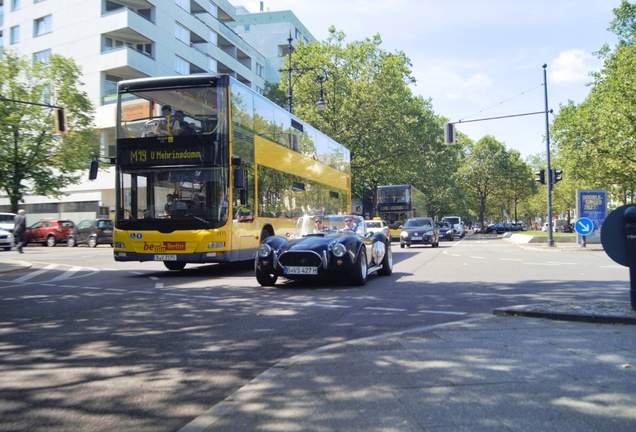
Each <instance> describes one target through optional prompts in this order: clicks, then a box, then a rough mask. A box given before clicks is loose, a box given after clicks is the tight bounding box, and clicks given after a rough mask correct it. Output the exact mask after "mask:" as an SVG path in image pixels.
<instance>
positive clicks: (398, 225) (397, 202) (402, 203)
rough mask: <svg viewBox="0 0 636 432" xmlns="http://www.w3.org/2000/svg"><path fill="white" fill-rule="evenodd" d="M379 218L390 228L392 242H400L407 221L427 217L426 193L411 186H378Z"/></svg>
mask: <svg viewBox="0 0 636 432" xmlns="http://www.w3.org/2000/svg"><path fill="white" fill-rule="evenodd" d="M377 199H378V216H379V217H380V219H382V220H383V221H384V222H386V224H387V225H388V226H389V228H390V230H391V240H399V239H400V232H401V231H402V225H404V222H406V220H407V219H409V218H413V217H419V216H426V199H425V197H424V193H422V192H421V191H420V190H418V189H416V188H414V187H413V186H411V185H387V186H378V190H377Z"/></svg>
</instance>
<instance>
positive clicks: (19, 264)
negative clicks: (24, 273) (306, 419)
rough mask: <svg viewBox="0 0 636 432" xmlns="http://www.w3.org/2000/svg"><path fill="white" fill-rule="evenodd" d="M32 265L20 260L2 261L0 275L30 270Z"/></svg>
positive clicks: (0, 262)
mask: <svg viewBox="0 0 636 432" xmlns="http://www.w3.org/2000/svg"><path fill="white" fill-rule="evenodd" d="M31 266H32V264H31V263H30V262H28V261H22V260H2V261H0V273H10V272H14V271H18V270H23V269H28V268H31Z"/></svg>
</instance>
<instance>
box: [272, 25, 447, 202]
mask: <svg viewBox="0 0 636 432" xmlns="http://www.w3.org/2000/svg"><path fill="white" fill-rule="evenodd" d="M329 32H330V34H329V37H328V38H327V40H326V41H322V42H317V43H313V44H303V43H300V42H299V44H298V45H297V46H296V49H295V52H294V57H293V61H294V63H293V65H292V67H293V70H294V73H292V80H293V83H292V84H293V106H294V114H296V115H297V116H299V117H301V118H303V119H304V120H306V121H307V122H309V123H311V124H312V125H314V126H316V127H317V128H318V129H319V130H321V131H322V132H324V133H326V134H327V135H329V136H331V137H332V138H334V139H336V140H337V141H339V142H341V143H343V144H344V145H345V146H347V147H348V148H349V150H350V151H351V171H352V190H353V194H354V195H356V196H359V197H362V196H365V193H364V190H365V188H368V187H373V185H378V184H403V183H410V184H413V185H414V186H415V187H416V188H418V189H420V190H423V191H424V189H426V188H427V187H430V186H429V181H431V179H434V180H436V181H437V182H439V179H440V178H444V177H446V178H448V174H449V173H448V172H445V173H444V174H446V175H445V176H444V175H442V174H443V173H442V171H441V169H439V168H438V167H439V166H440V164H439V163H438V162H439V158H440V156H441V155H447V154H451V153H453V152H454V151H455V150H454V149H449V148H447V147H446V148H445V146H444V145H443V143H442V141H443V129H442V124H443V119H441V118H440V117H439V116H437V115H435V113H434V112H433V109H432V106H431V101H430V100H426V99H424V98H422V97H416V96H414V95H413V94H412V92H411V90H410V88H409V85H412V84H414V82H415V80H414V78H413V77H412V75H411V69H410V66H411V64H410V60H409V59H408V58H407V57H406V55H405V54H404V53H403V52H401V51H397V52H392V53H389V52H386V51H384V50H382V49H381V48H380V44H381V42H382V40H381V38H380V36H379V35H376V36H374V37H373V38H372V39H365V40H364V41H358V42H352V43H349V44H346V43H345V35H344V33H342V32H338V31H336V30H335V28H334V27H331V28H330V29H329ZM288 66H289V65H288V64H287V65H285V68H287V67H288ZM325 74H326V80H324V81H323V90H324V92H323V95H324V96H323V97H324V100H325V103H326V109H325V110H324V111H319V110H318V109H317V108H316V101H317V99H318V91H319V83H317V82H316V80H317V77H318V76H323V77H325ZM288 80H289V77H288V76H287V74H282V75H281V82H280V84H279V88H280V89H281V90H283V89H285V90H286V89H287V88H288V85H289V81H288ZM366 196H368V192H367V193H366ZM374 207H375V203H374Z"/></svg>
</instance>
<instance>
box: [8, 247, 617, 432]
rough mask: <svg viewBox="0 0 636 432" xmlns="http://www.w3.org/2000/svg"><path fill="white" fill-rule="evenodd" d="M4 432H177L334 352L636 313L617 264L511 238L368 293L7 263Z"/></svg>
mask: <svg viewBox="0 0 636 432" xmlns="http://www.w3.org/2000/svg"><path fill="white" fill-rule="evenodd" d="M5 257H6V258H11V259H24V260H26V261H29V262H31V263H32V267H31V268H30V269H28V270H24V271H20V272H14V273H7V274H2V275H0V317H1V318H0V322H1V323H2V325H1V326H0V332H1V333H0V334H1V337H0V359H1V360H0V431H9V430H11V431H44V430H46V431H47V432H48V431H58V430H59V431H73V430H78V431H79V430H82V431H85V430H91V431H112V430H135V431H153V432H154V431H174V430H178V429H179V428H180V427H181V426H183V425H185V424H187V423H188V422H189V421H190V420H191V419H192V418H194V417H196V416H198V415H200V414H201V413H202V412H204V411H205V410H207V409H208V408H210V407H211V406H213V405H214V404H215V403H217V402H218V401H220V400H222V399H223V398H224V397H226V396H227V395H229V394H231V393H233V392H234V391H236V390H237V389H238V388H240V387H242V386H243V385H244V384H245V383H247V382H248V381H250V380H251V379H252V378H254V377H255V376H257V375H259V374H260V373H261V372H263V371H264V370H266V369H267V368H269V367H270V366H271V365H272V364H274V363H276V362H278V361H280V360H281V359H284V358H287V357H290V356H292V355H295V354H299V353H302V352H304V351H307V350H309V349H312V348H316V347H319V346H323V345H326V344H330V343H334V342H338V341H343V340H353V339H357V338H362V337H368V336H373V335H378V334H383V333H387V332H394V331H399V330H404V329H408V328H412V327H419V326H424V325H433V324H439V323H444V322H449V321H455V320H460V319H466V318H469V317H473V316H480V315H484V314H492V311H493V310H494V309H495V308H498V307H504V306H511V305H518V304H530V303H542V302H549V301H581V300H587V299H597V298H599V297H600V298H603V299H608V300H622V301H624V300H626V299H627V298H628V295H629V293H628V290H629V275H628V272H627V269H626V268H625V267H622V266H619V265H617V264H615V263H614V262H613V261H611V260H610V259H609V258H608V257H607V255H606V254H605V253H604V252H561V253H552V252H549V253H546V252H544V251H541V250H532V249H526V248H522V247H520V246H518V245H514V244H511V243H509V242H507V241H506V240H503V239H501V238H500V237H499V238H498V237H495V236H468V237H466V238H465V239H464V240H462V241H455V242H448V243H441V244H440V247H439V248H435V249H433V248H430V247H412V248H408V249H400V248H399V245H396V244H395V243H394V261H395V268H394V272H393V274H392V275H391V276H389V277H380V276H376V275H373V276H371V277H370V278H369V281H368V282H367V284H366V285H365V286H364V287H349V286H347V285H346V284H336V285H333V284H330V283H325V282H317V283H298V282H289V283H282V284H280V285H278V286H277V287H275V288H262V287H260V286H258V285H257V283H256V281H255V278H254V276H253V272H252V265H251V263H248V264H246V265H231V266H228V265H201V266H188V267H186V270H185V271H183V272H169V271H167V270H165V268H164V267H163V265H162V264H160V263H116V262H114V261H113V259H112V249H110V248H109V247H105V246H101V247H98V248H95V249H90V248H87V247H77V248H67V247H65V246H57V247H55V248H46V247H39V246H35V247H29V248H27V249H26V251H25V253H24V254H22V255H18V254H17V253H16V252H3V253H0V260H1V259H3V258H5Z"/></svg>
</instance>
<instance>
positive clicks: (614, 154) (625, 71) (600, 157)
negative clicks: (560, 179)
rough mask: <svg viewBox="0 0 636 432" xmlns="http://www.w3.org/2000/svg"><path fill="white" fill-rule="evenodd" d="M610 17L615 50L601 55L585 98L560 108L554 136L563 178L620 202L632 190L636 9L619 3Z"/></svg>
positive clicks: (634, 181)
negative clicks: (600, 61) (578, 102)
mask: <svg viewBox="0 0 636 432" xmlns="http://www.w3.org/2000/svg"><path fill="white" fill-rule="evenodd" d="M614 13H615V15H616V18H615V19H614V20H613V21H612V23H611V25H610V30H611V31H612V32H614V33H615V34H616V35H617V36H618V45H617V46H616V47H615V48H614V50H613V51H612V50H611V49H610V48H609V47H608V46H604V47H603V48H602V49H601V50H600V51H599V53H598V54H599V56H600V57H601V58H603V60H604V63H603V68H602V69H601V70H600V71H599V72H598V73H596V74H594V82H593V85H592V90H591V92H590V94H589V96H588V97H587V99H586V100H585V101H583V102H582V103H581V104H579V105H576V104H574V103H573V102H569V103H568V104H567V105H566V106H562V107H561V110H560V112H559V114H558V116H556V117H555V120H554V123H553V137H554V139H555V140H554V142H555V144H556V147H557V149H558V152H559V153H558V154H559V156H560V157H561V159H562V161H563V164H564V165H565V166H564V167H563V169H564V171H565V172H567V173H568V176H567V177H565V178H568V177H569V178H571V179H573V180H575V181H576V182H577V184H576V187H577V188H579V189H585V188H594V189H607V190H608V191H609V192H610V194H612V195H613V197H614V199H618V200H623V201H624V200H625V197H626V196H627V195H628V194H632V196H633V191H634V189H635V187H636V82H635V81H634V79H633V77H634V76H635V75H636V6H635V5H633V4H631V3H630V2H627V1H623V2H622V3H621V6H620V7H619V8H616V9H614ZM560 185H561V183H559V186H560Z"/></svg>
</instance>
